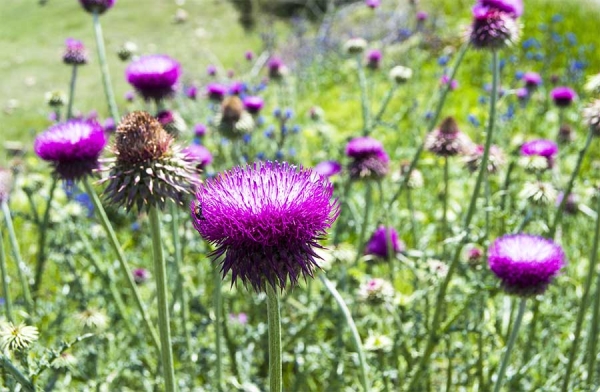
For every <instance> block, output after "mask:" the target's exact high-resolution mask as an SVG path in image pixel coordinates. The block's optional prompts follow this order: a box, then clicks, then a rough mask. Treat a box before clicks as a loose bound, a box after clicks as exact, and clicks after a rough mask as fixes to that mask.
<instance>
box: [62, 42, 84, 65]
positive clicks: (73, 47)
mask: <svg viewBox="0 0 600 392" xmlns="http://www.w3.org/2000/svg"><path fill="white" fill-rule="evenodd" d="M87 61H88V59H87V51H86V50H85V46H83V42H81V41H78V40H76V39H73V38H67V39H66V40H65V52H64V54H63V62H64V63H65V64H69V65H83V64H87Z"/></svg>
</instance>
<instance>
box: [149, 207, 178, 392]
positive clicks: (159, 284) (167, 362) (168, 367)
mask: <svg viewBox="0 0 600 392" xmlns="http://www.w3.org/2000/svg"><path fill="white" fill-rule="evenodd" d="M149 216H150V231H151V232H152V254H153V255H154V278H155V280H156V296H157V306H158V332H159V334H160V345H161V350H160V351H161V359H162V369H163V376H164V378H165V391H167V392H174V391H175V390H176V389H175V370H174V368H173V353H172V349H171V327H170V325H169V302H168V299H167V268H166V265H165V258H164V254H163V248H162V238H161V233H160V231H161V230H160V220H159V218H158V210H157V209H156V207H155V206H152V207H150V213H149Z"/></svg>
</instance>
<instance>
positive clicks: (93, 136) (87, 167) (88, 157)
mask: <svg viewBox="0 0 600 392" xmlns="http://www.w3.org/2000/svg"><path fill="white" fill-rule="evenodd" d="M106 142H107V138H106V135H105V133H104V129H103V128H102V126H101V125H100V124H98V123H96V122H94V121H85V120H69V121H67V122H64V123H59V124H56V125H53V126H51V127H50V128H48V129H47V130H46V131H44V132H43V133H42V134H40V135H38V137H36V139H35V143H34V147H33V148H34V151H35V153H36V154H37V155H38V156H39V157H40V158H42V159H43V160H45V161H50V162H52V164H53V165H54V169H55V171H56V173H57V174H58V175H59V176H60V178H62V179H64V180H77V179H80V178H82V177H85V176H87V175H90V174H92V171H93V170H94V169H97V168H98V166H99V164H98V158H99V157H100V154H101V153H102V150H103V149H104V146H106Z"/></svg>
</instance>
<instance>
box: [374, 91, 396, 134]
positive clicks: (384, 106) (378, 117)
mask: <svg viewBox="0 0 600 392" xmlns="http://www.w3.org/2000/svg"><path fill="white" fill-rule="evenodd" d="M398 87H399V85H398V84H394V86H393V87H392V88H391V89H389V90H388V92H387V94H386V95H385V98H384V99H383V102H382V103H381V107H380V108H379V111H378V112H377V114H376V115H375V119H374V120H373V124H377V123H378V122H379V121H381V117H383V114H384V113H385V110H386V109H387V107H388V105H389V103H390V101H391V100H392V97H393V96H394V93H395V92H396V90H398Z"/></svg>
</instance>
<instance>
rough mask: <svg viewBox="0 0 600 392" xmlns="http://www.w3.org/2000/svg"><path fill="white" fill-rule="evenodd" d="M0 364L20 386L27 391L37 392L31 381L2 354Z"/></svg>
mask: <svg viewBox="0 0 600 392" xmlns="http://www.w3.org/2000/svg"><path fill="white" fill-rule="evenodd" d="M0 363H1V364H2V367H3V368H4V369H6V371H7V372H9V373H10V374H11V375H12V376H13V377H14V378H15V380H17V382H18V383H19V384H21V386H22V387H23V389H24V390H25V391H27V392H35V387H34V386H33V383H32V382H31V380H29V379H28V378H27V377H25V375H24V374H23V373H21V371H20V370H19V369H17V368H16V367H15V365H14V364H13V363H12V362H11V361H10V359H8V358H7V357H6V356H4V355H2V354H0Z"/></svg>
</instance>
